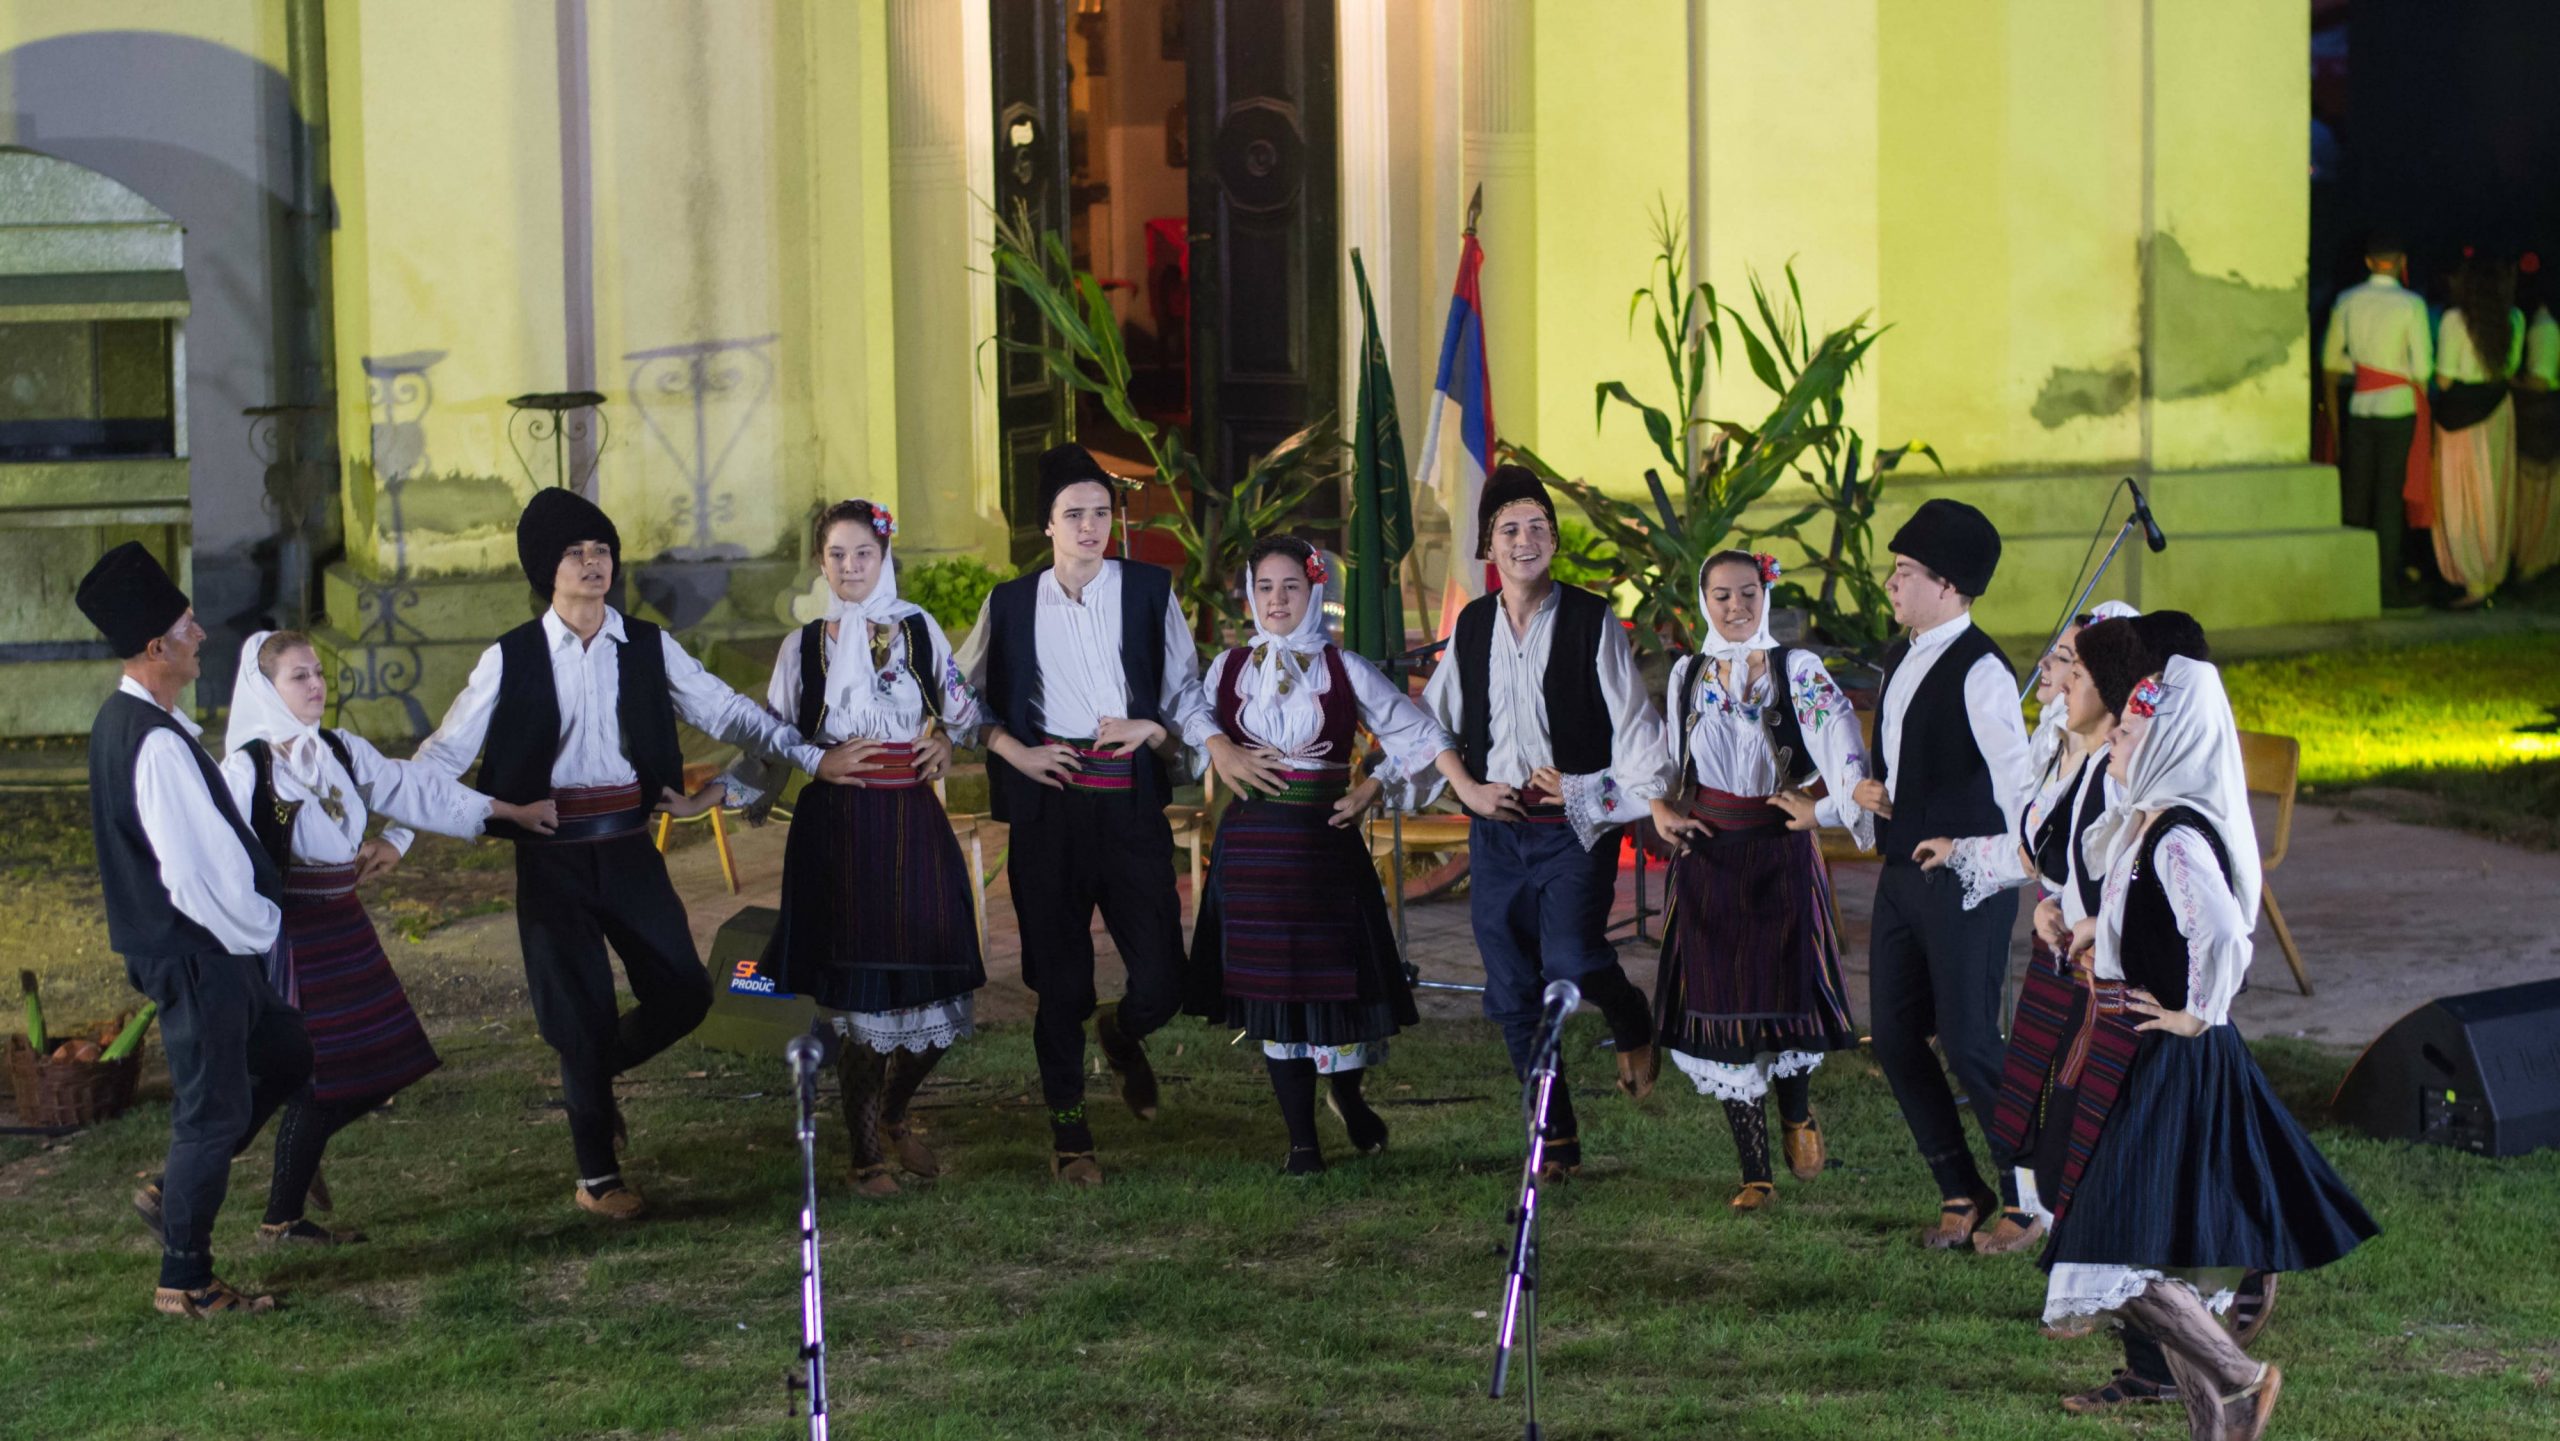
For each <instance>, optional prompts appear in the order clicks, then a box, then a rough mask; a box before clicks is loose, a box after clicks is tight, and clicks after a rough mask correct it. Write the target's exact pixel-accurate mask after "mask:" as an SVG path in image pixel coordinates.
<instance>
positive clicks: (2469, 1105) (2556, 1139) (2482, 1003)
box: [2329, 980, 2560, 1156]
mask: <svg viewBox="0 0 2560 1441" xmlns="http://www.w3.org/2000/svg"><path fill="white" fill-rule="evenodd" d="M2329 1109H2330V1112H2331V1114H2332V1115H2334V1116H2336V1118H2337V1119H2338V1120H2339V1121H2340V1122H2341V1123H2342V1124H2345V1125H2349V1126H2353V1127H2355V1128H2356V1129H2358V1130H2361V1131H2366V1132H2369V1133H2371V1134H2373V1135H2376V1136H2380V1137H2383V1138H2384V1139H2386V1140H2398V1141H2422V1142H2425V1143H2427V1144H2429V1145H2436V1146H2451V1147H2454V1148H2455V1149H2457V1150H2463V1151H2471V1152H2474V1153H2476V1154H2479V1155H2483V1156H2521V1155H2523V1154H2524V1153H2525V1152H2527V1151H2531V1150H2534V1149H2537V1148H2539V1147H2542V1146H2560V980H2551V981H2532V982H2528V983H2527V984H2525V985H2521V986H2507V987H2503V988H2501V989H2499V990H2494V991H2474V992H2472V993H2471V994H2469V995H2467V996H2447V997H2445V998H2443V999H2442V1000H2437V1001H2430V1002H2428V1003H2427V1004H2426V1005H2423V1006H2421V1007H2419V1008H2418V1009H2416V1010H2414V1011H2411V1012H2410V1013H2409V1014H2407V1015H2405V1016H2402V1017H2401V1018H2400V1019H2399V1020H2398V1021H2396V1022H2394V1023H2393V1024H2392V1026H2391V1029H2389V1030H2387V1031H2384V1032H2383V1033H2382V1034H2381V1035H2380V1036H2379V1037H2377V1038H2376V1039H2375V1040H2374V1043H2373V1044H2372V1045H2370V1046H2367V1047H2365V1052H2364V1054H2363V1055H2362V1056H2360V1057H2358V1058H2357V1059H2356V1063H2355V1066H2354V1068H2353V1069H2351V1070H2349V1071H2348V1072H2347V1078H2346V1080H2345V1081H2343V1082H2341V1083H2340V1084H2339V1086H2338V1094H2337V1095H2336V1097H2334V1098H2333V1099H2332V1100H2331V1101H2330V1103H2329Z"/></svg>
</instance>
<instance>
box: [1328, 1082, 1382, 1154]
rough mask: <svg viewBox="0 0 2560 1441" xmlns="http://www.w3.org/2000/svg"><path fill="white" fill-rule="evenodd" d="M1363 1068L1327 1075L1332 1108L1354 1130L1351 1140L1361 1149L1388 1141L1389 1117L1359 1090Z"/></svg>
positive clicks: (1368, 1149) (1346, 1125) (1354, 1145)
mask: <svg viewBox="0 0 2560 1441" xmlns="http://www.w3.org/2000/svg"><path fill="white" fill-rule="evenodd" d="M1367 1074H1368V1072H1367V1071H1364V1070H1349V1071H1336V1072H1334V1073H1333V1074H1332V1075H1330V1076H1327V1077H1326V1078H1325V1080H1326V1082H1327V1084H1328V1085H1329V1086H1330V1087H1331V1088H1332V1091H1333V1108H1334V1110H1335V1111H1336V1112H1337V1113H1339V1114H1340V1115H1341V1117H1342V1124H1343V1126H1344V1127H1345V1128H1346V1129H1348V1130H1349V1131H1350V1132H1351V1144H1352V1146H1353V1147H1355V1148H1356V1149H1358V1150H1362V1151H1374V1150H1376V1149H1377V1148H1378V1147H1380V1146H1382V1145H1384V1144H1386V1139H1387V1121H1386V1118H1385V1117H1384V1116H1381V1115H1379V1114H1378V1112H1377V1110H1376V1109H1375V1108H1374V1107H1372V1106H1371V1105H1370V1104H1369V1099H1368V1097H1366V1096H1363V1095H1362V1094H1360V1078H1361V1077H1363V1076H1365V1075H1367Z"/></svg>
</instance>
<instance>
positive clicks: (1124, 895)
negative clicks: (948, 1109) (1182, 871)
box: [1005, 788, 1184, 1110]
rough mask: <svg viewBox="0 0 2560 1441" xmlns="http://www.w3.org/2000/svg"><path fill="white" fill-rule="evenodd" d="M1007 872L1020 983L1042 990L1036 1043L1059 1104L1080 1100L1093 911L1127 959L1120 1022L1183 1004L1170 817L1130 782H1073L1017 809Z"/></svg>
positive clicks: (1141, 1027) (1148, 1021) (1147, 1025)
mask: <svg viewBox="0 0 2560 1441" xmlns="http://www.w3.org/2000/svg"><path fill="white" fill-rule="evenodd" d="M1009 844H1010V850H1009V851H1008V852H1007V855H1006V858H1005V879H1006V881H1007V882H1008V883H1009V885H1010V886H1011V888H1012V890H1013V914H1014V918H1015V919H1016V920H1017V921H1019V922H1020V923H1021V928H1022V983H1023V984H1024V985H1026V986H1029V987H1030V988H1031V993H1032V994H1033V995H1035V996H1037V997H1039V1000H1040V1008H1039V1011H1038V1013H1037V1014H1036V1015H1035V1016H1034V1018H1033V1020H1032V1023H1031V1045H1032V1051H1033V1053H1034V1054H1035V1055H1036V1056H1037V1057H1038V1058H1039V1063H1040V1091H1041V1094H1042V1096H1043V1097H1045V1098H1046V1099H1047V1101H1048V1103H1049V1106H1050V1109H1052V1110H1066V1109H1068V1108H1070V1107H1074V1106H1077V1105H1081V1104H1083V1101H1084V1023H1085V1020H1086V1018H1087V1017H1089V1016H1091V1015H1092V1014H1093V1010H1094V1002H1095V996H1094V987H1093V960H1094V957H1093V913H1094V911H1095V910H1096V909H1097V908H1099V909H1100V910H1101V912H1102V924H1103V927H1104V928H1105V929H1106V930H1108V931H1109V932H1110V933H1111V943H1112V944H1113V945H1114V946H1116V947H1118V948H1119V951H1120V963H1121V965H1122V966H1123V967H1125V968H1126V969H1127V971H1128V989H1127V991H1126V992H1125V993H1124V994H1123V995H1122V997H1121V1000H1120V1012H1119V1025H1120V1030H1121V1033H1122V1034H1124V1035H1126V1036H1128V1037H1129V1039H1131V1040H1137V1039H1139V1038H1140V1037H1143V1036H1145V1035H1147V1034H1148V1033H1150V1032H1152V1031H1154V1030H1156V1029H1157V1028H1159V1027H1161V1026H1162V1025H1164V1023H1165V1022H1167V1021H1169V1020H1172V1019H1173V1017H1174V1013H1175V1012H1176V1011H1178V1010H1180V1009H1181V1006H1182V966H1183V958H1184V947H1183V944H1182V901H1181V897H1180V896H1179V895H1178V894H1176V892H1175V890H1174V884H1173V827H1172V826H1171V825H1170V824H1168V823H1167V822H1166V820H1165V818H1164V808H1163V807H1162V806H1159V805H1156V804H1154V803H1152V802H1149V801H1146V800H1142V799H1140V798H1139V797H1138V796H1137V795H1135V794H1132V793H1130V792H1125V791H1122V792H1104V791H1084V790H1075V789H1072V788H1070V789H1066V790H1061V791H1053V792H1050V793H1047V794H1044V795H1042V796H1041V797H1040V798H1039V806H1038V809H1036V810H1034V811H1032V812H1030V813H1029V814H1027V815H1021V816H1017V817H1016V818H1015V820H1014V824H1013V833H1012V836H1011V839H1010V842H1009Z"/></svg>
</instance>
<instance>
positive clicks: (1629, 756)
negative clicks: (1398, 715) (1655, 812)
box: [1422, 586, 1669, 849]
mask: <svg viewBox="0 0 2560 1441" xmlns="http://www.w3.org/2000/svg"><path fill="white" fill-rule="evenodd" d="M1563 598H1564V591H1563V589H1562V588H1561V587H1560V586H1550V587H1549V588H1548V590H1547V594H1546V598H1545V599H1544V600H1541V601H1539V602H1538V606H1537V609H1535V610H1533V611H1531V612H1530V613H1529V628H1528V631H1527V632H1526V633H1525V634H1523V633H1520V632H1518V631H1516V630H1515V629H1514V628H1513V626H1512V623H1511V614H1510V612H1509V611H1506V610H1502V609H1500V606H1501V602H1500V601H1499V600H1497V601H1496V602H1495V603H1494V604H1495V606H1496V610H1495V613H1494V618H1493V634H1492V637H1491V643H1490V644H1489V645H1488V646H1487V647H1486V648H1487V649H1488V650H1490V651H1491V652H1492V654H1491V656H1490V657H1488V662H1489V663H1488V666H1487V670H1486V676H1485V699H1486V708H1487V709H1488V710H1490V711H1491V712H1492V714H1490V715H1488V716H1487V717H1485V740H1486V747H1485V763H1484V777H1483V778H1484V779H1485V780H1486V781H1487V782H1490V783H1493V784H1497V785H1507V786H1522V785H1526V784H1528V782H1529V774H1530V772H1532V771H1535V770H1537V769H1538V768H1539V767H1541V766H1552V765H1554V764H1555V763H1556V754H1555V745H1554V742H1553V740H1552V739H1551V738H1550V736H1549V735H1548V731H1547V691H1546V679H1547V656H1548V654H1549V652H1551V651H1553V650H1554V649H1555V635H1556V610H1557V607H1558V605H1559V604H1560V603H1561V602H1562V600H1563ZM1452 644H1455V642H1454V641H1453V642H1452ZM1599 676H1600V694H1601V697H1602V699H1603V700H1605V701H1606V702H1607V704H1608V707H1609V768H1608V769H1607V770H1605V771H1600V772H1596V773H1594V774H1593V775H1590V776H1581V777H1577V776H1567V777H1565V787H1566V794H1565V795H1564V796H1562V797H1561V798H1560V799H1562V800H1563V801H1564V802H1565V806H1566V809H1567V810H1568V811H1569V812H1574V813H1575V816H1574V829H1575V831H1576V832H1577V833H1579V834H1581V835H1582V841H1583V845H1584V847H1585V848H1586V849H1588V848H1589V846H1590V845H1591V843H1592V841H1593V839H1594V838H1595V837H1594V835H1593V834H1591V833H1590V832H1589V828H1588V827H1587V826H1586V824H1585V819H1586V818H1585V816H1584V815H1583V814H1581V812H1582V811H1583V810H1584V809H1585V805H1586V797H1585V795H1584V794H1583V793H1584V792H1586V791H1587V792H1589V793H1590V796H1589V798H1588V799H1589V802H1590V804H1591V806H1592V807H1593V810H1592V814H1591V816H1590V817H1589V819H1590V820H1593V821H1596V822H1598V823H1601V824H1604V825H1624V824H1625V823H1627V822H1628V821H1631V820H1634V819H1636V818H1637V817H1638V816H1640V815H1642V814H1643V813H1644V809H1645V805H1644V803H1645V802H1647V801H1650V800H1654V799H1657V798H1659V797H1660V796H1661V795H1662V794H1663V792H1664V791H1665V790H1667V789H1668V788H1669V778H1668V777H1667V776H1665V775H1664V774H1663V772H1664V771H1665V770H1666V769H1667V767H1665V766H1664V764H1663V761H1662V757H1663V754H1664V751H1663V732H1662V715H1661V713H1660V712H1658V711H1656V710H1655V709H1654V708H1653V699H1652V697H1650V696H1648V695H1646V694H1645V689H1644V676H1643V675H1642V674H1641V673H1640V672H1638V671H1637V670H1636V654H1635V647H1633V646H1631V645H1629V644H1628V643H1627V632H1626V629H1625V627H1623V626H1621V625H1619V624H1618V622H1617V620H1616V618H1615V617H1612V618H1611V619H1610V620H1609V622H1608V623H1607V624H1606V625H1603V626H1601V627H1600V663H1599ZM1422 708H1423V709H1424V710H1427V711H1429V712H1430V713H1431V718H1432V719H1433V720H1436V721H1438V722H1439V723H1440V728H1441V729H1442V730H1444V731H1447V732H1448V733H1449V734H1450V735H1453V736H1455V735H1463V734H1465V731H1466V714H1465V712H1466V704H1465V697H1464V696H1463V695H1462V694H1461V692H1460V687H1459V685H1458V659H1457V657H1456V656H1455V655H1444V656H1443V657H1442V658H1441V662H1440V668H1439V669H1438V670H1435V671H1433V672H1432V673H1431V683H1430V684H1428V685H1426V686H1424V687H1423V688H1422Z"/></svg>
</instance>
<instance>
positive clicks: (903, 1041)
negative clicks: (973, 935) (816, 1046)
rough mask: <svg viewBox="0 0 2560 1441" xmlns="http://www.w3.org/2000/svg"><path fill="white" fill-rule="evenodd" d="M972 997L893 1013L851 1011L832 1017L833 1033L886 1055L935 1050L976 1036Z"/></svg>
mask: <svg viewBox="0 0 2560 1441" xmlns="http://www.w3.org/2000/svg"><path fill="white" fill-rule="evenodd" d="M975 999H976V997H975V996H974V995H967V996H954V997H952V998H951V999H950V1000H947V1001H934V1002H931V1003H929V1004H926V1005H921V1006H909V1007H907V1008H905V1009H904V1010H897V1011H852V1012H848V1013H846V1014H844V1015H840V1016H837V1017H836V1018H835V1025H836V1034H837V1035H839V1036H849V1037H851V1038H853V1039H854V1040H857V1041H860V1042H862V1043H863V1044H864V1045H866V1046H869V1047H870V1048H871V1049H873V1050H875V1051H878V1052H880V1053H882V1054H883V1055H886V1054H887V1053H888V1052H891V1051H936V1050H940V1049H941V1048H943V1047H944V1046H948V1045H950V1044H951V1043H952V1042H954V1041H965V1040H967V1039H968V1038H969V1037H971V1036H973V1035H975V1034H977V1030H978V1026H977V1019H976V1017H977V1008H976V1006H975V1005H974V1004H972V1003H973V1002H974V1001H975Z"/></svg>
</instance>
